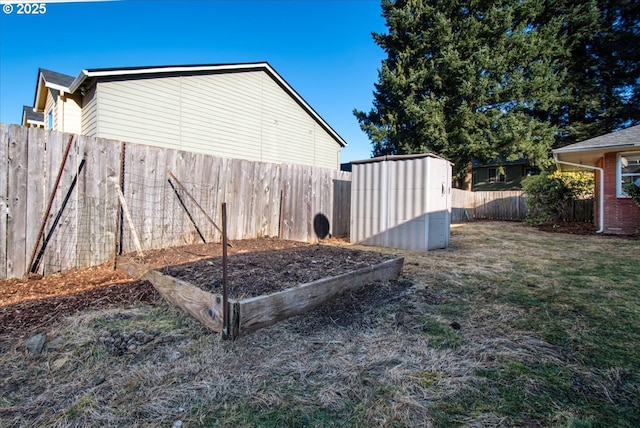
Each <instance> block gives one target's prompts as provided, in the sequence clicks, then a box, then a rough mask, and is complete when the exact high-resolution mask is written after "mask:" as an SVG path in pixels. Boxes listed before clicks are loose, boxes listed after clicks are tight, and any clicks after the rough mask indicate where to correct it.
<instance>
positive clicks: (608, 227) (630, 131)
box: [553, 125, 640, 234]
mask: <svg viewBox="0 0 640 428" xmlns="http://www.w3.org/2000/svg"><path fill="white" fill-rule="evenodd" d="M553 156H554V158H555V160H556V164H557V165H558V168H559V169H560V170H562V171H585V170H586V171H593V172H594V174H595V179H596V180H595V183H596V186H595V187H596V197H595V212H596V213H597V214H596V219H595V224H596V225H597V226H598V228H599V229H598V231H599V232H605V233H614V234H635V233H640V207H638V206H637V205H636V204H635V203H634V202H633V200H632V199H631V198H630V197H629V196H628V195H627V194H625V193H624V189H623V185H624V184H625V183H638V184H640V181H639V180H640V125H637V126H632V127H630V128H626V129H623V130H621V131H617V132H612V133H610V134H606V135H603V136H600V137H596V138H592V139H590V140H586V141H582V142H580V143H576V144H571V145H569V146H565V147H562V148H560V149H555V150H553Z"/></svg>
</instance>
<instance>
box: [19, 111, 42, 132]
mask: <svg viewBox="0 0 640 428" xmlns="http://www.w3.org/2000/svg"><path fill="white" fill-rule="evenodd" d="M22 126H26V127H28V128H44V114H43V113H38V112H36V111H34V110H33V107H29V106H23V107H22Z"/></svg>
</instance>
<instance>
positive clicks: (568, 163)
mask: <svg viewBox="0 0 640 428" xmlns="http://www.w3.org/2000/svg"><path fill="white" fill-rule="evenodd" d="M553 158H554V160H555V161H556V163H560V164H563V165H570V166H576V167H578V168H587V169H594V170H597V171H600V203H599V204H598V205H599V211H600V212H599V213H598V216H599V217H600V221H599V223H600V229H598V230H596V233H602V231H603V230H604V229H603V228H604V169H602V168H598V167H597V166H590V165H581V164H579V163H571V162H565V161H561V160H558V158H557V156H556V155H555V154H554V155H553Z"/></svg>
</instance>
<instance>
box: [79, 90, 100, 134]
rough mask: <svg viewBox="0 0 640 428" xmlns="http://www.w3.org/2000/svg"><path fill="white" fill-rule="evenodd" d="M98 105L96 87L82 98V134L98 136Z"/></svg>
mask: <svg viewBox="0 0 640 428" xmlns="http://www.w3.org/2000/svg"><path fill="white" fill-rule="evenodd" d="M97 106H98V103H97V97H96V87H95V86H92V87H91V89H90V90H89V92H87V94H86V95H85V96H84V97H83V98H82V117H81V123H82V134H84V135H89V136H92V137H93V136H96V135H97V134H98V114H97V112H98V108H97Z"/></svg>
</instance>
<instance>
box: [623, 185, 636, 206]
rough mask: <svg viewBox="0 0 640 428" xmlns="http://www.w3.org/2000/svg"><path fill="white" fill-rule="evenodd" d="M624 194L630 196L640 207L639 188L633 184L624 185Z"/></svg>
mask: <svg viewBox="0 0 640 428" xmlns="http://www.w3.org/2000/svg"><path fill="white" fill-rule="evenodd" d="M624 193H626V194H627V195H629V196H631V199H633V201H634V202H635V203H636V205H637V206H639V207H640V186H638V185H637V184H634V183H628V184H625V185H624Z"/></svg>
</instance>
